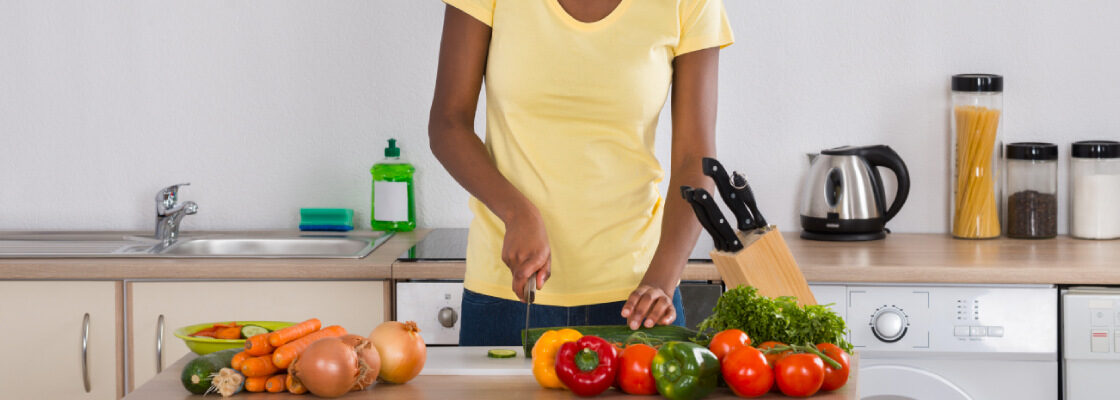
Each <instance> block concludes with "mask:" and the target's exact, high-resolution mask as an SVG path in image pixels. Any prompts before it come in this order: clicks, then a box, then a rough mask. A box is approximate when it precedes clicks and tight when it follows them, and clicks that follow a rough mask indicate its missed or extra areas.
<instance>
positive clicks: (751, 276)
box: [681, 158, 817, 305]
mask: <svg viewBox="0 0 1120 400" xmlns="http://www.w3.org/2000/svg"><path fill="white" fill-rule="evenodd" d="M702 167H703V168H704V175H707V176H708V177H710V178H712V180H714V181H715V182H716V189H717V190H718V191H719V193H720V197H722V198H723V201H724V203H725V204H727V207H728V208H729V209H730V210H731V212H732V213H733V214H734V215H735V220H736V221H735V222H736V225H737V227H738V230H736V229H734V228H732V226H731V224H729V223H728V222H727V219H726V218H724V217H723V212H721V211H720V210H719V206H718V205H716V202H715V199H714V198H712V195H711V194H710V193H708V191H707V190H704V189H703V188H692V187H688V186H682V187H681V195H682V196H684V198H685V200H687V201H688V203H689V204H690V205H692V210H693V211H695V212H696V217H697V218H699V220H700V225H701V226H703V227H704V230H706V231H707V232H708V233H709V234H711V235H712V241H713V242H714V243H715V250H712V252H711V257H712V262H714V263H715V264H716V269H717V270H718V271H719V274H720V276H721V277H722V278H723V282H724V284H725V285H727V287H728V288H735V287H739V286H740V285H743V286H752V287H754V288H755V289H757V290H758V294H759V295H762V296H766V297H781V296H794V297H797V302H798V303H799V304H801V305H809V304H817V301H816V299H815V298H814V297H813V293H812V292H811V291H809V283H808V282H806V281H805V275H803V274H802V273H801V268H799V267H798V266H797V261H796V260H794V259H793V254H792V253H790V251H789V247H788V246H786V242H785V240H784V239H782V234H781V232H778V228H777V227H776V226H774V225H768V224H766V219H765V218H763V217H762V213H761V212H759V210H758V205H757V204H756V203H755V199H754V193H753V192H752V191H751V187H750V184H749V183H748V182H747V179H746V176H744V175H743V174H741V173H739V172H735V173H734V174H733V176H729V175H728V174H727V170H725V169H724V168H723V165H721V164H720V163H719V161H716V160H715V159H713V158H705V159H704V161H703V163H702Z"/></svg>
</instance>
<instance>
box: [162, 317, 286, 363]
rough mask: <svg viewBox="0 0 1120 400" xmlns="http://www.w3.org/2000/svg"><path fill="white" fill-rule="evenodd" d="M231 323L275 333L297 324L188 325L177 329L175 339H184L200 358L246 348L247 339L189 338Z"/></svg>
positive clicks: (211, 323) (263, 322)
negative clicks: (210, 328)
mask: <svg viewBox="0 0 1120 400" xmlns="http://www.w3.org/2000/svg"><path fill="white" fill-rule="evenodd" d="M230 322H237V324H238V325H257V326H260V327H263V328H265V329H268V330H269V331H274V330H277V329H280V328H285V327H289V326H292V325H295V324H296V323H295V322H283V321H218V322H207V323H204V324H196V325H188V326H184V327H182V328H179V329H176V330H175V337H178V338H179V339H183V342H186V344H187V348H188V349H191V351H193V352H195V354H198V355H200V356H201V355H205V354H210V353H213V352H215V351H221V350H225V349H235V348H240V347H245V339H214V338H209V337H205V336H199V337H194V336H189V335H190V334H192V333H195V332H198V331H201V330H203V329H206V328H209V327H211V326H214V324H228V323H230Z"/></svg>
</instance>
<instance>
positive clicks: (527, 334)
mask: <svg viewBox="0 0 1120 400" xmlns="http://www.w3.org/2000/svg"><path fill="white" fill-rule="evenodd" d="M564 328H568V329H575V330H576V331H579V333H582V334H583V335H584V336H588V335H590V336H598V337H601V338H603V339H605V340H606V341H608V342H611V343H624V342H626V339H629V338H630V335H633V334H634V333H637V332H643V333H645V337H647V338H649V339H652V340H655V341H661V342H669V341H681V342H691V341H692V339H693V338H695V337H696V336H697V333H696V331H694V330H691V329H688V328H684V327H680V326H676V325H660V326H655V327H653V328H638V330H636V331H634V330H630V327H629V326H626V325H583V326H557V327H552V328H530V329H527V330H523V331H521V337H522V338H523V340H522V341H521V346H522V347H524V348H525V356H526V357H529V355H530V354H533V345H535V344H537V339H540V338H541V335H544V333H545V332H548V331H551V330H556V329H564Z"/></svg>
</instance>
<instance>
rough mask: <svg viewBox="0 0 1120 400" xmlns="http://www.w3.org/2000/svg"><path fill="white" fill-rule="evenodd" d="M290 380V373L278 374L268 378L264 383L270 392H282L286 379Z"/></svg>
mask: <svg viewBox="0 0 1120 400" xmlns="http://www.w3.org/2000/svg"><path fill="white" fill-rule="evenodd" d="M286 380H288V374H276V375H273V376H271V377H269V378H268V380H267V381H265V383H264V389H265V390H267V391H268V392H269V393H280V392H283V391H284V381H286Z"/></svg>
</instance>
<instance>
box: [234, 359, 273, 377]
mask: <svg viewBox="0 0 1120 400" xmlns="http://www.w3.org/2000/svg"><path fill="white" fill-rule="evenodd" d="M279 370H280V368H276V365H275V364H273V363H272V357H271V356H260V357H250V358H249V359H247V360H245V361H244V362H242V363H241V374H242V375H245V376H247V377H254V376H263V377H268V376H271V375H272V374H275V373H276V371H279Z"/></svg>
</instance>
